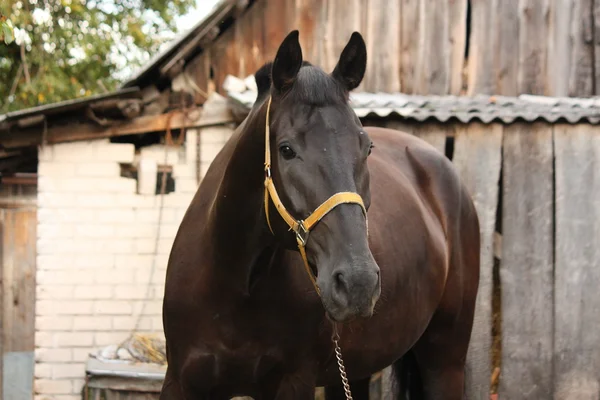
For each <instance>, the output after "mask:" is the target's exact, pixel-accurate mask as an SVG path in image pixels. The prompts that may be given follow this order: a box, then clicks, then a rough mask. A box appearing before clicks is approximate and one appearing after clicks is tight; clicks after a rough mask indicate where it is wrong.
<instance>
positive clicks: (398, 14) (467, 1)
mask: <svg viewBox="0 0 600 400" xmlns="http://www.w3.org/2000/svg"><path fill="white" fill-rule="evenodd" d="M468 16H470V18H467V17H468ZM468 21H470V22H469V23H468ZM292 29H299V30H300V42H301V45H302V49H303V54H304V57H305V59H307V60H309V61H311V62H313V63H315V64H318V65H320V66H322V67H323V68H324V69H325V70H326V71H331V70H332V69H333V67H334V66H335V63H336V61H337V58H338V57H339V54H340V53H341V51H342V49H343V47H344V45H345V44H346V43H347V41H348V39H349V38H350V34H351V33H352V32H353V31H355V30H357V31H360V32H361V33H362V34H363V36H364V38H365V41H366V42H367V49H368V66H367V74H366V76H365V79H364V81H363V83H362V84H361V86H360V87H359V88H358V89H357V90H365V91H369V92H377V91H385V92H397V91H400V92H403V93H409V94H436V95H444V94H453V95H459V94H467V95H473V94H501V95H507V96H515V95H519V94H523V93H528V94H536V95H547V96H579V97H588V96H592V95H598V94H600V88H599V86H600V51H597V49H598V48H599V47H600V35H598V34H596V33H597V32H598V31H600V2H599V1H592V0H446V1H438V0H277V1H275V0H257V1H256V2H255V3H254V4H252V5H251V6H250V7H249V8H248V9H247V10H246V11H245V12H244V14H243V15H242V16H241V17H240V18H239V19H238V20H237V21H236V22H235V23H234V24H233V25H232V26H231V27H230V28H229V29H228V30H227V31H226V32H224V33H223V35H221V36H220V37H219V38H218V39H217V40H216V42H215V43H213V44H212V45H211V46H210V47H209V48H207V49H206V50H205V51H204V53H203V54H202V55H200V56H199V57H198V59H197V60H194V62H192V63H191V65H190V66H188V68H189V69H190V70H192V74H193V75H194V76H196V79H197V81H198V82H199V86H200V88H201V89H203V90H206V89H207V88H208V87H209V81H210V76H211V69H212V74H213V79H214V84H215V85H216V88H217V90H219V91H222V89H221V87H222V86H221V84H222V82H223V80H224V79H225V76H226V75H227V74H232V75H235V76H239V77H245V76H247V75H250V74H252V73H254V72H255V71H256V70H257V69H258V68H259V67H260V66H261V65H262V63H263V62H265V61H267V60H271V59H272V58H273V57H274V55H275V52H276V51H277V47H278V46H279V44H280V43H281V41H282V40H283V38H284V37H285V35H286V34H287V33H288V32H289V31H291V30H292ZM465 56H467V57H465ZM199 96H201V95H199Z"/></svg>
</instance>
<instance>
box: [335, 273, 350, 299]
mask: <svg viewBox="0 0 600 400" xmlns="http://www.w3.org/2000/svg"><path fill="white" fill-rule="evenodd" d="M333 282H334V285H335V291H336V292H339V293H343V294H347V293H348V285H347V284H346V280H345V278H344V274H343V273H342V272H341V271H337V272H334V274H333Z"/></svg>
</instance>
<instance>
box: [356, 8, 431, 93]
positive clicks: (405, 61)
mask: <svg viewBox="0 0 600 400" xmlns="http://www.w3.org/2000/svg"><path fill="white" fill-rule="evenodd" d="M419 3H420V0H400V11H401V12H400V90H401V91H402V92H403V93H408V94H414V93H416V87H417V85H416V84H415V76H416V72H415V70H416V65H415V63H416V60H417V50H418V46H419V41H420V39H419V37H420V36H419V35H420V31H419V21H420V19H419V8H420V5H419ZM367 71H368V70H367Z"/></svg>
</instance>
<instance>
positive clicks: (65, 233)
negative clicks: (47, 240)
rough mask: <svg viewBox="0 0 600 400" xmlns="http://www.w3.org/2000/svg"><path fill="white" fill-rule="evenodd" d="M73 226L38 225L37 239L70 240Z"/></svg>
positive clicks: (64, 224)
mask: <svg viewBox="0 0 600 400" xmlns="http://www.w3.org/2000/svg"><path fill="white" fill-rule="evenodd" d="M74 232H75V230H74V226H73V225H71V224H67V223H63V224H46V223H40V224H38V226H37V236H38V237H40V238H41V237H51V238H54V239H65V238H72V237H73V234H74Z"/></svg>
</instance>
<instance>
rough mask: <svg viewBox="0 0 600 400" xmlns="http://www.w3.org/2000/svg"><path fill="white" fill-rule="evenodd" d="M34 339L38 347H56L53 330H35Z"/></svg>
mask: <svg viewBox="0 0 600 400" xmlns="http://www.w3.org/2000/svg"><path fill="white" fill-rule="evenodd" d="M34 340H35V345H36V346H39V347H46V348H54V347H56V341H55V340H54V332H36V333H35V339H34Z"/></svg>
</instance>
